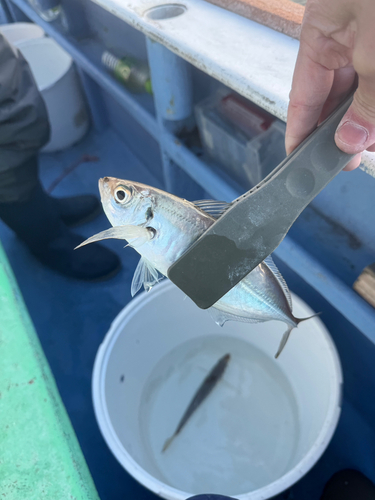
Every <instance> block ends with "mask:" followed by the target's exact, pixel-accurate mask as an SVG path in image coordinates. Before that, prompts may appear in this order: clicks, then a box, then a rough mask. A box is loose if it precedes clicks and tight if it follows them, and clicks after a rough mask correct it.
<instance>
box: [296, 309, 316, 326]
mask: <svg viewBox="0 0 375 500" xmlns="http://www.w3.org/2000/svg"><path fill="white" fill-rule="evenodd" d="M321 314H322V311H320V312H318V313H315V314H313V315H312V316H308V317H307V318H295V321H296V323H297V325H299V324H300V323H302V321H307V320H308V319H311V318H315V317H316V316H320V315H321Z"/></svg>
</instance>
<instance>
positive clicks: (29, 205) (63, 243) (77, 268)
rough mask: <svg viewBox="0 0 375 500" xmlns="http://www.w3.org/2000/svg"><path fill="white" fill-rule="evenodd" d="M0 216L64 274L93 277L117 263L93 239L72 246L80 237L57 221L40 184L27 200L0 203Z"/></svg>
mask: <svg viewBox="0 0 375 500" xmlns="http://www.w3.org/2000/svg"><path fill="white" fill-rule="evenodd" d="M0 218H1V219H2V220H3V221H4V222H5V224H6V225H7V226H9V227H10V228H11V229H12V230H13V231H14V232H15V233H16V234H17V236H18V237H19V238H20V239H21V240H22V241H23V242H24V243H25V244H26V245H27V246H28V248H29V250H30V251H31V252H32V253H33V255H35V257H37V259H38V260H39V261H40V262H42V263H43V264H44V265H46V266H48V267H49V268H51V269H53V270H55V271H58V272H59V273H61V274H63V275H65V276H69V277H72V278H77V279H81V280H88V281H94V280H95V281H96V280H102V279H106V278H109V277H112V276H113V275H114V274H116V272H117V271H118V270H119V269H120V267H121V263H120V260H119V258H118V257H117V255H115V254H114V253H113V252H111V251H110V250H108V249H106V248H104V247H102V246H101V245H99V244H97V243H94V244H91V245H88V246H85V247H82V248H80V249H78V250H74V248H75V247H76V246H78V245H79V244H80V243H81V242H82V241H83V238H82V237H81V236H78V235H76V234H74V233H72V232H71V231H70V230H69V229H68V228H67V227H66V226H65V224H64V223H63V222H62V221H61V219H60V212H59V208H58V204H57V203H56V202H55V200H54V199H53V198H51V197H50V196H48V195H47V193H45V192H44V190H43V188H42V187H41V185H40V184H38V185H37V187H36V188H35V189H34V190H33V191H32V193H31V196H30V197H29V198H28V199H27V201H23V202H12V203H0Z"/></svg>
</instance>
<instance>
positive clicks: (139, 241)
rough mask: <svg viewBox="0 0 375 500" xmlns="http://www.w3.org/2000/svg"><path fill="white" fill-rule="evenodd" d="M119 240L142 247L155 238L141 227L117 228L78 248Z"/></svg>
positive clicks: (89, 240) (90, 239)
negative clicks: (104, 241)
mask: <svg viewBox="0 0 375 500" xmlns="http://www.w3.org/2000/svg"><path fill="white" fill-rule="evenodd" d="M111 238H114V239H117V240H127V241H128V242H129V244H130V245H131V246H134V245H136V246H140V245H143V244H144V243H146V242H147V241H150V240H151V239H152V238H153V234H152V233H151V232H150V231H149V230H148V229H146V228H145V227H140V226H132V225H128V226H115V227H111V228H109V229H106V230H105V231H102V232H101V233H98V234H94V236H91V237H90V238H88V239H87V240H85V241H84V242H82V243H81V244H80V245H78V246H77V247H76V248H75V250H76V249H77V248H80V247H83V246H84V245H88V244H89V243H94V242H95V241H101V240H108V239H111Z"/></svg>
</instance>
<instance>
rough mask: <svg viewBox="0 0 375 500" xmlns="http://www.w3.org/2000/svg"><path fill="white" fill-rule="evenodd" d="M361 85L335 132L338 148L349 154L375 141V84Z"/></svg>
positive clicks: (361, 149) (357, 151) (359, 151)
mask: <svg viewBox="0 0 375 500" xmlns="http://www.w3.org/2000/svg"><path fill="white" fill-rule="evenodd" d="M366 87H367V85H361V80H359V86H358V89H357V91H356V92H355V94H354V98H353V102H352V104H351V106H350V108H349V109H348V111H347V112H346V113H345V115H344V117H343V118H342V120H341V122H340V123H339V126H338V127H337V130H336V134H335V141H336V145H337V147H338V148H340V149H341V150H342V151H344V152H345V153H348V154H356V153H361V152H362V151H364V150H365V149H367V148H369V147H370V146H371V145H372V144H374V143H375V86H373V85H371V86H370V87H369V88H368V92H366V91H365V89H366Z"/></svg>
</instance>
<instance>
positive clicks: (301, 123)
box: [285, 42, 334, 154]
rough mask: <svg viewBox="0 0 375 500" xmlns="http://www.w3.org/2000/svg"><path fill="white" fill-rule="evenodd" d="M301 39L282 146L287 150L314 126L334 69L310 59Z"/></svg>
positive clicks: (330, 83)
mask: <svg viewBox="0 0 375 500" xmlns="http://www.w3.org/2000/svg"><path fill="white" fill-rule="evenodd" d="M306 52H307V51H306V50H305V46H304V44H303V42H301V46H300V50H299V53H298V56H297V62H296V66H295V69H294V75H293V82H292V90H291V92H290V101H289V107H288V117H287V126H286V135H285V147H286V152H287V154H290V153H291V152H292V151H293V150H294V149H295V148H296V147H297V146H298V145H299V144H300V143H301V142H302V141H303V140H304V139H305V138H306V137H307V136H308V135H309V134H311V132H312V131H313V130H314V129H315V128H316V126H317V124H318V121H319V117H320V114H321V112H322V109H323V106H324V103H325V102H326V100H327V97H328V95H329V93H330V90H331V87H332V83H333V78H334V72H333V70H329V69H327V68H325V67H324V66H322V65H321V64H319V63H317V62H315V61H313V60H312V59H311V57H310V56H309V55H308V54H307V53H306Z"/></svg>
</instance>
